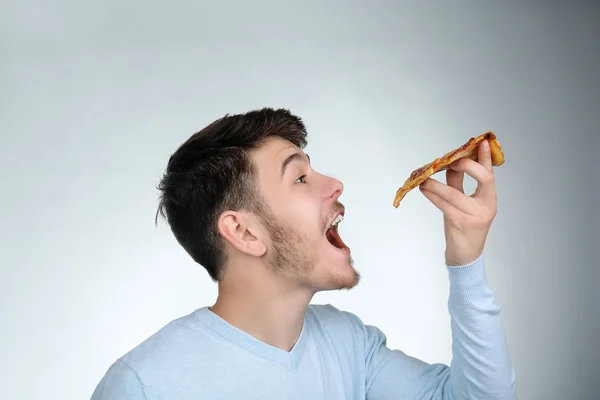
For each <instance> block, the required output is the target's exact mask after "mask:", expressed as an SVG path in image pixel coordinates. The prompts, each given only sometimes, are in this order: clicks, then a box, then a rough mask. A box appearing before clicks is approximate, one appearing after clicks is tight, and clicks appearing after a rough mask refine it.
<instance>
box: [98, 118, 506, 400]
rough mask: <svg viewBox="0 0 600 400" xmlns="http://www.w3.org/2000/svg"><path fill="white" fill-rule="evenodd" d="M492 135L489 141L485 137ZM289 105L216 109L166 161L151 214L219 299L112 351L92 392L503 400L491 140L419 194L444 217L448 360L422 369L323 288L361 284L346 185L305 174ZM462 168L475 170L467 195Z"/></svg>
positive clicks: (107, 395)
mask: <svg viewBox="0 0 600 400" xmlns="http://www.w3.org/2000/svg"><path fill="white" fill-rule="evenodd" d="M486 143H487V142H486V141H484V145H485V144H486ZM305 145H306V131H305V127H304V125H303V123H302V121H301V119H300V118H298V117H296V116H294V115H292V114H291V113H289V112H288V111H286V110H274V109H262V110H257V111H252V112H248V113H246V114H239V115H230V116H225V117H224V118H221V119H219V120H217V121H215V122H213V123H212V124H210V125H209V126H207V127H206V128H204V129H203V130H201V131H200V132H198V133H196V134H194V135H193V136H192V137H190V138H189V140H187V141H186V142H185V143H184V144H183V145H182V146H181V147H180V148H179V149H178V150H177V151H176V152H175V153H174V154H173V155H172V156H171V158H170V160H169V163H168V167H167V170H166V173H165V175H164V177H163V179H162V181H161V183H160V185H159V189H160V190H161V202H160V207H159V209H160V211H161V213H162V214H163V215H165V216H166V217H167V220H168V222H169V224H170V226H171V229H172V231H173V234H174V235H175V237H176V238H177V240H178V241H179V243H180V244H181V246H183V248H185V250H186V251H187V252H188V253H189V254H190V255H191V257H192V258H193V259H194V260H195V261H196V262H197V263H199V264H200V265H202V266H203V267H204V268H206V270H207V271H208V273H209V275H210V277H211V278H212V279H213V280H214V281H216V282H218V288H219V294H218V298H217V300H216V302H215V304H214V305H213V306H211V307H203V308H200V309H199V310H197V311H195V312H194V313H192V314H190V315H188V316H185V317H182V318H180V319H178V320H175V321H173V322H171V323H170V324H168V325H167V326H165V327H164V328H162V329H161V330H160V331H159V332H157V333H156V334H154V335H153V336H151V337H150V338H149V339H147V340H146V341H144V342H143V343H142V344H140V345H139V346H138V347H136V348H135V349H133V350H132V351H130V352H129V353H128V354H126V355H125V356H123V357H122V358H120V359H119V360H117V361H116V362H115V363H114V364H113V365H112V366H111V368H110V369H109V370H108V372H107V373H106V375H105V376H104V378H103V379H102V381H101V382H100V383H99V385H98V386H97V388H96V390H95V392H94V394H93V396H92V399H94V400H101V399H102V400H104V399H181V400H183V399H303V400H309V399H340V400H342V399H344V400H350V399H353V400H354V399H370V400H375V399H381V400H384V399H454V400H458V399H477V400H484V399H513V398H514V396H515V389H514V382H515V378H514V372H513V370H512V367H511V365H510V361H509V357H508V351H507V347H506V343H505V340H504V334H503V330H502V326H501V321H500V317H499V308H498V307H497V306H496V305H495V303H494V295H493V293H492V292H491V290H490V288H489V287H488V284H487V282H486V278H485V271H484V261H483V250H484V243H485V240H486V236H487V233H488V230H489V228H490V225H491V223H492V220H493V219H494V217H495V214H496V193H495V184H494V175H493V170H492V163H491V158H490V152H489V148H488V147H487V146H482V147H481V148H480V149H479V162H475V161H472V160H467V159H465V160H461V161H459V162H457V163H456V164H455V165H453V167H452V169H451V170H449V171H448V173H447V183H448V185H446V184H443V183H441V182H438V181H436V180H434V179H429V180H428V181H426V182H425V183H423V185H422V186H421V190H422V192H423V194H424V195H425V196H426V197H427V198H428V199H429V200H430V201H431V202H432V203H433V204H434V205H435V206H437V207H438V208H440V209H441V210H442V212H443V213H444V227H445V236H446V244H447V247H446V253H445V256H446V264H447V269H448V272H449V276H450V299H449V310H450V314H451V321H452V338H453V344H452V350H453V359H452V362H451V365H450V367H448V366H445V365H441V364H434V365H429V364H427V363H425V362H423V361H420V360H418V359H416V358H413V357H411V356H408V355H406V354H404V353H403V352H401V351H399V350H390V349H388V348H387V347H386V338H385V336H384V334H383V333H382V332H381V331H379V330H378V329H377V328H375V327H372V326H366V325H364V324H363V323H362V322H361V321H360V319H359V318H358V317H356V316H355V315H353V314H351V313H349V312H343V311H340V310H338V309H336V308H334V307H332V306H330V305H325V306H323V305H309V302H310V301H311V299H312V298H313V296H314V294H315V293H317V292H319V291H322V290H335V289H350V288H352V287H354V286H355V285H356V284H357V283H358V281H359V274H358V273H357V272H356V270H355V269H354V267H353V263H352V258H351V255H350V250H349V249H348V247H347V246H346V245H345V244H344V242H343V241H342V239H341V238H340V236H339V234H338V232H337V224H338V223H339V222H340V220H341V219H342V216H343V215H344V207H343V206H342V204H341V203H340V202H339V200H338V199H339V197H340V195H341V194H342V190H343V187H342V184H341V182H339V181H337V180H335V179H333V178H330V177H328V176H324V175H321V174H320V173H318V172H317V171H315V170H313V169H312V168H311V165H310V159H309V157H308V156H307V155H306V154H305V153H304V152H303V148H304V147H305ZM464 173H467V174H468V175H470V176H472V177H473V178H474V179H476V180H477V181H478V187H477V190H476V192H475V193H474V195H473V196H467V195H465V194H464V193H463V190H462V182H463V176H464Z"/></svg>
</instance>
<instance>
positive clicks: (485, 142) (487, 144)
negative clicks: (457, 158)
mask: <svg viewBox="0 0 600 400" xmlns="http://www.w3.org/2000/svg"><path fill="white" fill-rule="evenodd" d="M483 149H484V150H486V151H487V150H489V149H490V142H488V141H487V140H484V141H483Z"/></svg>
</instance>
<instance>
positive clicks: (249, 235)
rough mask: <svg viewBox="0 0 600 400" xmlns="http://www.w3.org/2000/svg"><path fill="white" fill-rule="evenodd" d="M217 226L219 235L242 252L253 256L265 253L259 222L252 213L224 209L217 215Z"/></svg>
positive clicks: (265, 248) (265, 247)
mask: <svg viewBox="0 0 600 400" xmlns="http://www.w3.org/2000/svg"><path fill="white" fill-rule="evenodd" d="M217 226H218V229H219V233H220V234H221V236H222V237H223V238H224V239H225V240H227V241H228V242H229V243H230V244H231V245H232V246H233V247H235V248H236V249H238V250H239V251H241V252H242V253H245V254H248V255H251V256H254V257H261V256H263V255H264V254H265V253H266V251H267V246H266V244H265V242H264V240H263V237H262V235H261V233H262V230H261V229H260V224H258V222H257V221H256V218H255V217H254V216H253V215H252V214H249V213H244V212H236V211H225V212H224V213H222V214H221V215H220V216H219V220H218V223H217Z"/></svg>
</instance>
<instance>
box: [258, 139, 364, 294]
mask: <svg viewBox="0 0 600 400" xmlns="http://www.w3.org/2000/svg"><path fill="white" fill-rule="evenodd" d="M252 160H253V162H254V163H255V165H256V167H257V170H258V182H259V189H260V193H261V195H262V197H263V199H264V200H265V201H266V203H267V204H266V205H267V208H268V209H269V211H270V213H271V214H272V215H271V216H270V218H266V221H265V225H266V227H267V229H268V231H269V233H270V237H271V243H270V244H269V246H268V250H267V256H268V259H269V261H270V263H271V264H272V266H273V267H274V269H275V271H276V272H278V273H282V274H284V276H286V277H290V278H291V279H296V280H298V281H299V282H300V283H301V284H302V285H307V286H310V287H311V288H313V289H315V290H317V291H318V290H331V289H344V288H351V287H354V286H355V285H356V284H357V283H358V281H359V274H358V273H357V272H356V271H355V269H354V268H353V265H352V258H351V256H350V249H349V248H348V247H347V246H346V245H345V244H344V243H343V242H342V241H341V238H339V235H338V233H337V228H333V230H332V229H330V227H331V224H332V222H334V220H335V219H336V216H337V215H338V214H340V213H343V212H344V209H343V206H342V205H341V203H339V201H338V198H339V196H340V195H341V194H342V191H343V185H342V183H341V182H339V181H337V180H335V179H333V178H331V177H328V176H324V175H321V174H319V173H318V172H316V171H314V170H313V169H312V168H311V167H310V161H309V158H308V156H307V155H306V154H305V153H304V152H303V151H302V150H301V149H299V148H298V147H296V146H294V145H293V144H292V143H290V142H288V141H285V140H283V139H271V140H269V141H268V142H266V143H265V144H264V145H263V146H262V147H261V148H260V149H259V150H257V151H255V152H254V153H253V154H252ZM338 218H339V217H338Z"/></svg>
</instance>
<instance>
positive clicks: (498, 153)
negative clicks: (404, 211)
mask: <svg viewBox="0 0 600 400" xmlns="http://www.w3.org/2000/svg"><path fill="white" fill-rule="evenodd" d="M486 139H487V141H488V142H489V144H490V152H491V155H492V165H493V166H494V167H498V166H500V165H502V164H504V153H503V152H502V147H501V146H500V143H498V140H496V135H494V133H493V132H486V133H484V134H482V135H479V136H477V137H476V138H471V139H469V141H468V142H467V143H465V144H464V145H462V146H460V147H459V148H457V149H454V150H452V151H450V152H448V153H446V154H444V155H443V156H442V157H441V158H436V159H435V160H434V161H432V162H430V163H429V164H426V165H423V166H422V167H421V168H417V169H416V170H414V171H413V172H412V173H411V174H410V176H409V177H408V179H407V180H406V182H404V185H402V187H401V188H400V189H398V191H397V192H396V197H395V198H394V207H396V208H398V206H399V205H400V202H401V201H402V199H403V198H404V196H406V195H407V193H408V192H410V191H411V190H413V189H414V188H416V187H417V186H419V185H420V184H421V183H423V182H425V180H427V178H429V177H430V176H431V175H433V174H435V173H437V172H440V171H443V170H445V169H448V168H449V166H450V164H452V163H453V162H455V161H456V160H460V159H461V158H470V159H471V160H474V161H477V158H478V150H477V149H478V145H479V143H481V142H482V141H483V140H486Z"/></svg>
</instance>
